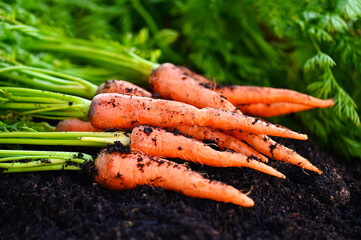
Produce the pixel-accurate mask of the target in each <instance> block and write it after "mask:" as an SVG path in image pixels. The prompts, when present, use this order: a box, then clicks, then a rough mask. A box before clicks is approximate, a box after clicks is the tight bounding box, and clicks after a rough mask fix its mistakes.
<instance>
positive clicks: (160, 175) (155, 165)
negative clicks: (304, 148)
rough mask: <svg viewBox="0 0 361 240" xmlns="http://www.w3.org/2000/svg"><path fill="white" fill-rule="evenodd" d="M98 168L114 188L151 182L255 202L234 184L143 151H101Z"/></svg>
mask: <svg viewBox="0 0 361 240" xmlns="http://www.w3.org/2000/svg"><path fill="white" fill-rule="evenodd" d="M95 169H96V170H97V173H96V175H95V177H94V178H95V180H96V182H98V183H99V184H100V185H102V186H104V187H106V188H108V189H112V190H122V189H132V188H135V187H136V186H137V185H149V186H153V187H162V188H164V189H168V190H172V191H177V192H182V193H183V194H184V195H187V196H191V197H197V198H207V199H212V200H215V201H219V202H229V203H233V204H236V205H239V206H243V207H252V206H253V205H254V202H253V200H252V199H250V198H249V197H247V196H246V195H245V194H243V193H242V192H240V191H239V190H237V189H236V188H234V187H232V186H229V185H226V184H224V183H221V182H218V181H210V180H208V179H206V178H204V177H202V176H201V175H200V174H198V173H196V172H193V171H191V170H189V169H187V168H186V167H184V166H182V165H179V164H176V163H174V162H171V161H168V160H165V159H162V158H156V157H154V158H152V157H149V156H147V155H145V154H141V153H132V154H125V153H123V154H122V153H118V152H114V153H106V152H102V153H101V154H99V156H98V157H97V159H96V160H95Z"/></svg>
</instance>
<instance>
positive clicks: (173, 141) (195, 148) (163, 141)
mask: <svg viewBox="0 0 361 240" xmlns="http://www.w3.org/2000/svg"><path fill="white" fill-rule="evenodd" d="M130 148H131V150H132V151H139V152H142V153H145V154H148V155H150V156H159V157H167V158H180V159H183V160H186V161H192V162H196V163H201V164H204V165H208V166H214V167H248V168H253V169H255V170H257V171H260V172H263V173H267V174H270V175H273V176H276V177H279V178H285V176H284V175H283V174H282V173H280V172H278V171H277V170H275V169H273V168H272V167H270V166H268V165H266V164H264V163H262V162H259V161H257V160H254V159H252V158H250V157H246V156H245V155H243V154H241V153H233V152H220V151H216V150H214V149H212V148H211V147H209V146H207V145H205V144H204V143H202V142H200V141H197V140H195V139H192V138H187V137H185V136H183V135H175V134H174V133H172V132H167V131H166V130H164V129H161V128H155V127H150V126H138V127H136V128H134V129H133V131H132V134H131V138H130Z"/></svg>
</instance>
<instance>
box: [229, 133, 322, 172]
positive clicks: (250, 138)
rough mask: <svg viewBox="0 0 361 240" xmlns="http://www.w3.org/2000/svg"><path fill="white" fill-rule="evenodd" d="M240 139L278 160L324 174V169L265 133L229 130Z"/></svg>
mask: <svg viewBox="0 0 361 240" xmlns="http://www.w3.org/2000/svg"><path fill="white" fill-rule="evenodd" d="M229 133H230V134H232V135H233V136H235V137H237V138H238V139H241V140H244V141H246V142H247V143H248V144H249V145H251V146H252V147H253V148H254V149H256V150H257V151H259V152H261V153H263V154H264V155H266V156H268V157H271V158H273V159H276V160H280V161H284V162H288V163H291V164H294V165H297V166H299V167H301V168H304V169H307V170H311V171H314V172H317V173H318V174H322V171H321V170H319V169H318V168H317V167H315V166H314V165H313V164H312V163H310V162H309V161H308V160H307V159H305V158H303V157H301V156H300V155H298V154H297V153H296V152H295V151H293V150H292V149H289V148H287V147H285V146H283V145H281V144H278V143H277V142H275V141H274V140H272V139H271V138H269V137H268V136H266V135H263V134H259V135H258V134H252V133H246V132H239V131H232V132H229Z"/></svg>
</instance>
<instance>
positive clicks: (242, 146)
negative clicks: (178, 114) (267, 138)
mask: <svg viewBox="0 0 361 240" xmlns="http://www.w3.org/2000/svg"><path fill="white" fill-rule="evenodd" d="M176 130H178V131H179V132H181V133H183V134H184V135H188V136H191V137H193V138H194V139H197V140H199V141H203V142H205V141H206V142H208V141H210V142H211V143H212V144H216V145H217V146H218V147H219V148H220V149H221V150H232V151H234V152H237V153H242V154H244V155H246V156H247V157H251V158H255V159H258V160H260V161H262V162H268V159H267V158H266V157H265V156H263V155H262V154H261V153H259V152H258V151H256V150H254V149H253V148H251V147H250V146H249V145H247V143H245V142H243V141H241V140H240V139H238V138H235V137H233V136H231V135H227V134H226V133H225V132H223V131H221V130H217V129H214V128H209V127H200V126H187V125H184V126H179V127H177V128H176Z"/></svg>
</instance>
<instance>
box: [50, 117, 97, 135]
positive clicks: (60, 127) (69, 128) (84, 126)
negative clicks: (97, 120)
mask: <svg viewBox="0 0 361 240" xmlns="http://www.w3.org/2000/svg"><path fill="white" fill-rule="evenodd" d="M55 131H56V132H103V130H101V129H97V128H95V127H93V126H92V125H91V124H90V122H84V121H82V120H79V119H66V120H62V121H60V122H59V123H58V124H57V125H56V128H55Z"/></svg>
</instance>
